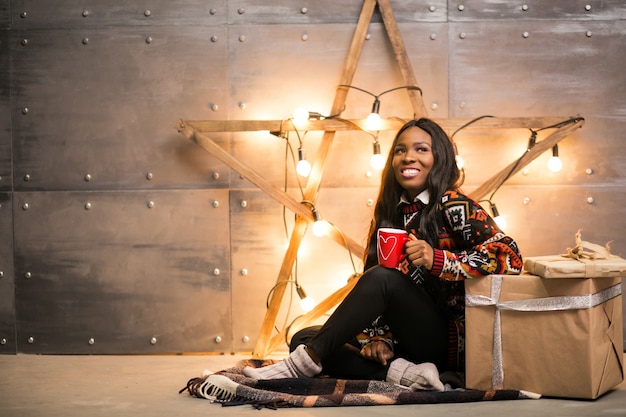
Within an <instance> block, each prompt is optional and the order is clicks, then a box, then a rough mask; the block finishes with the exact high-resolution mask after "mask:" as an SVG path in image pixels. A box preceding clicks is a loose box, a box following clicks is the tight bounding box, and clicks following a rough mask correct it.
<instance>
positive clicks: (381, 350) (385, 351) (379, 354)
mask: <svg viewBox="0 0 626 417" xmlns="http://www.w3.org/2000/svg"><path fill="white" fill-rule="evenodd" d="M361 357H362V358H365V359H369V360H372V361H376V362H380V363H381V364H382V365H383V366H386V365H387V361H388V360H389V359H391V358H393V351H392V350H391V348H390V347H389V345H388V344H387V343H386V342H383V341H382V340H376V341H374V342H371V343H368V344H367V345H365V346H363V348H362V349H361Z"/></svg>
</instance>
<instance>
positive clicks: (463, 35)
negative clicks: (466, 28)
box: [459, 32, 467, 39]
mask: <svg viewBox="0 0 626 417" xmlns="http://www.w3.org/2000/svg"><path fill="white" fill-rule="evenodd" d="M466 36H467V35H466V34H465V32H461V33H459V38H461V39H465V37H466Z"/></svg>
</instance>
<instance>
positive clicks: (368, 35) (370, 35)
mask: <svg viewBox="0 0 626 417" xmlns="http://www.w3.org/2000/svg"><path fill="white" fill-rule="evenodd" d="M370 39H372V34H371V33H368V34H366V35H365V40H366V41H369V40H370Z"/></svg>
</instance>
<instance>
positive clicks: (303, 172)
mask: <svg viewBox="0 0 626 417" xmlns="http://www.w3.org/2000/svg"><path fill="white" fill-rule="evenodd" d="M296 172H297V173H298V175H300V176H303V177H308V176H309V174H310V173H311V164H310V163H309V161H307V160H306V159H305V158H304V149H302V148H300V149H298V163H297V164H296Z"/></svg>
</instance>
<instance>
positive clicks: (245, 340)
mask: <svg viewBox="0 0 626 417" xmlns="http://www.w3.org/2000/svg"><path fill="white" fill-rule="evenodd" d="M241 341H242V342H243V343H248V342H249V341H250V338H249V337H248V336H244V337H242V338H241Z"/></svg>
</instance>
